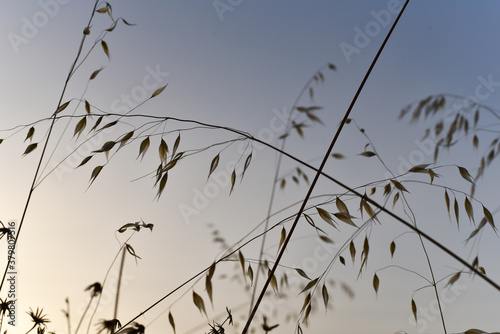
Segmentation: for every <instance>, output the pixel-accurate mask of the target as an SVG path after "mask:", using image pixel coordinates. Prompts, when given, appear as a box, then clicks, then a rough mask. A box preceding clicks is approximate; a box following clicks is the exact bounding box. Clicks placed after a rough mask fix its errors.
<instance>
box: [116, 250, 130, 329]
mask: <svg viewBox="0 0 500 334" xmlns="http://www.w3.org/2000/svg"><path fill="white" fill-rule="evenodd" d="M126 253H127V247H126V245H123V250H122V260H121V263H120V272H119V273H118V286H117V287H116V299H115V312H114V313H113V319H118V318H117V316H118V300H119V299H120V286H121V284H122V273H123V265H124V264H125V254H126Z"/></svg>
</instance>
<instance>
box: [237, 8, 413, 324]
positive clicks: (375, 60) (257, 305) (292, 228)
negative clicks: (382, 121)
mask: <svg viewBox="0 0 500 334" xmlns="http://www.w3.org/2000/svg"><path fill="white" fill-rule="evenodd" d="M408 2H409V0H406V2H405V4H404V6H403V8H402V9H401V11H400V13H399V15H398V17H397V18H396V20H395V22H394V24H393V25H392V27H391V29H390V30H389V33H388V34H387V36H386V38H385V39H384V42H383V43H382V45H381V46H380V48H379V50H378V52H377V54H376V56H375V58H374V59H373V61H372V63H371V65H370V67H369V69H368V71H367V72H366V74H365V77H364V78H363V81H362V82H361V84H360V85H359V87H358V90H357V91H356V94H355V95H354V98H353V99H352V101H351V104H350V105H349V108H348V109H347V111H346V113H345V115H344V118H343V119H342V122H341V123H340V125H339V128H338V129H337V132H336V133H335V136H334V137H333V139H332V142H331V144H330V147H328V150H327V151H326V153H325V157H324V158H323V161H322V162H321V165H320V167H319V168H318V172H316V175H315V176H314V180H313V181H312V183H311V186H310V187H309V190H308V192H307V195H306V197H305V198H304V201H303V202H302V205H301V207H300V209H299V211H298V212H297V215H296V217H295V221H294V222H293V225H292V227H291V228H290V231H289V233H288V236H287V238H286V240H285V242H284V243H283V246H282V248H281V251H280V253H279V255H278V257H277V259H276V263H275V264H274V266H273V268H272V269H271V272H270V273H269V277H268V278H267V280H266V283H265V284H264V287H263V288H262V291H261V293H260V295H259V298H258V300H257V303H256V304H255V307H254V308H253V310H252V314H251V315H250V317H249V319H248V320H247V323H246V324H245V328H243V332H242V334H246V333H247V332H248V330H249V328H250V325H251V323H252V320H253V318H254V316H255V313H256V312H257V309H258V308H259V305H260V303H261V302H262V299H263V297H264V294H265V293H266V290H267V288H268V286H269V283H270V282H271V278H272V277H274V273H275V272H276V268H277V267H278V264H279V262H280V260H281V257H282V256H283V254H284V252H285V250H286V246H287V245H288V243H289V241H290V239H291V237H292V235H293V232H294V230H295V228H296V226H297V224H298V222H299V219H300V216H302V212H303V211H304V208H305V206H306V204H307V201H308V200H309V197H310V196H311V194H312V192H313V190H314V187H315V186H316V183H317V181H318V179H319V177H320V175H321V171H322V170H323V168H324V166H325V165H326V162H327V161H328V158H329V157H330V154H331V152H332V151H333V147H334V146H335V144H336V142H337V139H338V138H339V136H340V133H341V132H342V129H343V128H344V125H345V124H346V122H347V119H348V118H349V115H350V113H351V111H352V109H353V107H354V105H355V103H356V102H357V100H358V97H359V95H360V94H361V91H362V90H363V87H364V85H365V83H366V81H367V80H368V77H369V76H370V74H371V72H372V70H373V68H374V66H375V64H376V62H377V60H378V58H379V57H380V54H381V53H382V50H383V49H384V47H385V45H386V43H387V41H388V40H389V37H390V36H391V34H392V32H393V31H394V28H395V27H396V25H397V23H398V21H399V19H400V17H401V15H402V14H403V12H404V10H405V8H406V6H407V5H408Z"/></svg>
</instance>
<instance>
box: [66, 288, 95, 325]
mask: <svg viewBox="0 0 500 334" xmlns="http://www.w3.org/2000/svg"><path fill="white" fill-rule="evenodd" d="M94 297H95V295H94V294H92V295H91V296H90V300H89V303H88V304H87V307H85V310H84V311H83V314H82V317H81V318H80V321H79V322H78V325H77V326H76V329H75V333H74V334H77V333H78V330H79V329H80V326H81V325H82V322H83V319H84V318H85V315H86V314H87V312H88V310H89V308H90V305H91V304H92V301H93V300H94ZM69 326H70V323H69V317H68V333H69V334H71V332H70V331H69Z"/></svg>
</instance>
